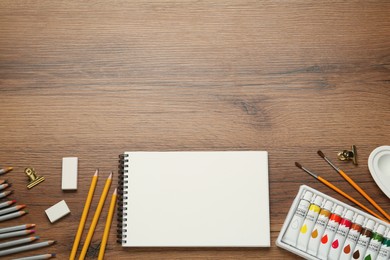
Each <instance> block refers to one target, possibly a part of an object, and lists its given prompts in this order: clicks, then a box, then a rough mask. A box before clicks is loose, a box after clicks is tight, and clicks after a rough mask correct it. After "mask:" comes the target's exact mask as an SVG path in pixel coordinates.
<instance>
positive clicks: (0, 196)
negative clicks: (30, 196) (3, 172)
mask: <svg viewBox="0 0 390 260" xmlns="http://www.w3.org/2000/svg"><path fill="white" fill-rule="evenodd" d="M13 192H14V191H13V190H7V191H4V192H2V193H0V199H1V198H4V197H7V196H8V195H10V194H11V193H13Z"/></svg>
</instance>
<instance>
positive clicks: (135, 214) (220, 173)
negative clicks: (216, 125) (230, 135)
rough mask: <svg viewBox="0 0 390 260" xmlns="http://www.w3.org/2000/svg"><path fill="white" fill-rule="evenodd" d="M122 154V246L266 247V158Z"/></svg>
mask: <svg viewBox="0 0 390 260" xmlns="http://www.w3.org/2000/svg"><path fill="white" fill-rule="evenodd" d="M126 154H127V155H128V156H129V157H128V162H127V163H125V169H126V170H128V173H126V175H128V181H129V182H128V183H127V186H128V189H127V191H128V194H127V199H125V200H124V202H125V203H127V206H126V208H127V209H126V210H125V211H124V212H125V213H127V216H124V218H125V221H124V223H125V224H126V229H127V231H126V232H125V234H126V239H125V241H124V242H123V243H122V245H123V246H130V247H165V246H168V247H269V246H270V228H269V192H268V154H267V152H265V151H237V152H236V151H234V152H126Z"/></svg>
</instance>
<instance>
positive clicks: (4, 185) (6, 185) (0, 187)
mask: <svg viewBox="0 0 390 260" xmlns="http://www.w3.org/2000/svg"><path fill="white" fill-rule="evenodd" d="M11 186H12V185H11V184H10V183H3V184H0V190H4V189H6V188H8V187H11Z"/></svg>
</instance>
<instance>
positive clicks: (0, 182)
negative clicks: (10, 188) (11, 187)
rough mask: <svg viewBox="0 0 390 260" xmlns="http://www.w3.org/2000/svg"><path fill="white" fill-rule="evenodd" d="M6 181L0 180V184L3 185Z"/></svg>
mask: <svg viewBox="0 0 390 260" xmlns="http://www.w3.org/2000/svg"><path fill="white" fill-rule="evenodd" d="M7 182H8V181H7V180H0V184H4V183H7Z"/></svg>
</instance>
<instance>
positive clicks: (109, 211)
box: [98, 189, 117, 260]
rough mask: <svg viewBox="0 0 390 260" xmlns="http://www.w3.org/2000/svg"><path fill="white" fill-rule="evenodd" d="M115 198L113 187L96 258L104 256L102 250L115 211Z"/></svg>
mask: <svg viewBox="0 0 390 260" xmlns="http://www.w3.org/2000/svg"><path fill="white" fill-rule="evenodd" d="M116 198H117V192H116V189H115V190H114V193H113V194H112V198H111V203H110V208H109V209H108V215H107V220H106V225H105V227H104V232H103V239H102V243H101V244H100V250H99V256H98V260H103V258H104V252H105V250H106V245H107V240H108V235H109V234H110V228H111V223H112V217H113V215H114V211H115V205H116Z"/></svg>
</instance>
